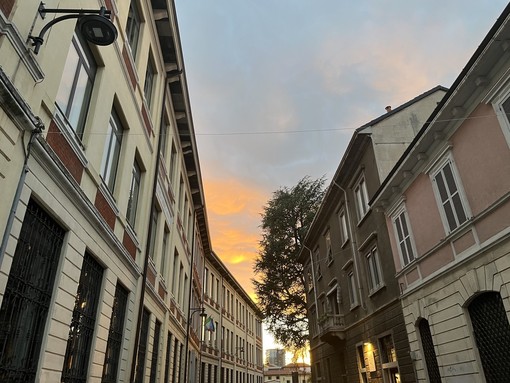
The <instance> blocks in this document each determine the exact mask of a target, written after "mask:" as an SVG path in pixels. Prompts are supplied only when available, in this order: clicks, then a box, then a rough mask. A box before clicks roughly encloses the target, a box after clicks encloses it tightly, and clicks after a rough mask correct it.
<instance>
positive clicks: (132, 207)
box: [126, 161, 155, 253]
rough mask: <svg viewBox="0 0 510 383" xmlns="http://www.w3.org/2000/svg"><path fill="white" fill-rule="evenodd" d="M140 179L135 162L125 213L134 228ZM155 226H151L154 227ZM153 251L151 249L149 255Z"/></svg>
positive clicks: (139, 171)
mask: <svg viewBox="0 0 510 383" xmlns="http://www.w3.org/2000/svg"><path fill="white" fill-rule="evenodd" d="M141 179H142V171H141V170H140V166H139V165H138V162H137V161H135V162H134V164H133V172H132V175H131V186H130V188H129V200H128V207H127V212H126V218H127V220H128V222H129V224H130V225H131V227H133V228H134V226H135V220H136V211H137V208H138V197H139V196H140V181H141ZM154 226H155V225H153V227H154ZM153 251H154V249H152V251H151V253H152V252H153Z"/></svg>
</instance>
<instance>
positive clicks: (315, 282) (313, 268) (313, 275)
mask: <svg viewBox="0 0 510 383" xmlns="http://www.w3.org/2000/svg"><path fill="white" fill-rule="evenodd" d="M303 248H305V249H306V250H308V251H309V253H310V264H311V265H312V281H313V295H314V298H315V316H316V319H317V324H319V305H318V303H317V281H316V280H315V267H314V266H313V264H314V261H313V253H312V249H310V248H309V247H308V246H306V245H303Z"/></svg>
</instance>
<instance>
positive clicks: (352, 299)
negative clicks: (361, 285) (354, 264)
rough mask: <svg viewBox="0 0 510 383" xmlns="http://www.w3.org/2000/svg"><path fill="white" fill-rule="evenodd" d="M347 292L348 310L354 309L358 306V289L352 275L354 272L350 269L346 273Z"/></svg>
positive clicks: (354, 277)
mask: <svg viewBox="0 0 510 383" xmlns="http://www.w3.org/2000/svg"><path fill="white" fill-rule="evenodd" d="M347 291H348V293H349V304H350V307H349V308H350V310H352V309H354V308H356V307H358V306H359V301H358V294H357V292H358V288H357V285H356V276H355V275H354V270H353V269H350V270H349V271H348V272H347Z"/></svg>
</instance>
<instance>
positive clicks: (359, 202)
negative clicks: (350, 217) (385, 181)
mask: <svg viewBox="0 0 510 383" xmlns="http://www.w3.org/2000/svg"><path fill="white" fill-rule="evenodd" d="M354 194H355V196H356V211H357V213H358V220H359V221H361V220H362V219H363V217H364V216H365V215H366V214H367V213H368V193H367V185H366V183H365V177H364V176H363V175H362V176H361V177H360V179H359V180H358V182H357V183H356V186H354Z"/></svg>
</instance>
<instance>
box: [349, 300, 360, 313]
mask: <svg viewBox="0 0 510 383" xmlns="http://www.w3.org/2000/svg"><path fill="white" fill-rule="evenodd" d="M358 307H359V303H358V302H356V303H354V304H352V305H351V307H350V308H349V311H354V310H356V309H357V308H358Z"/></svg>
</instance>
